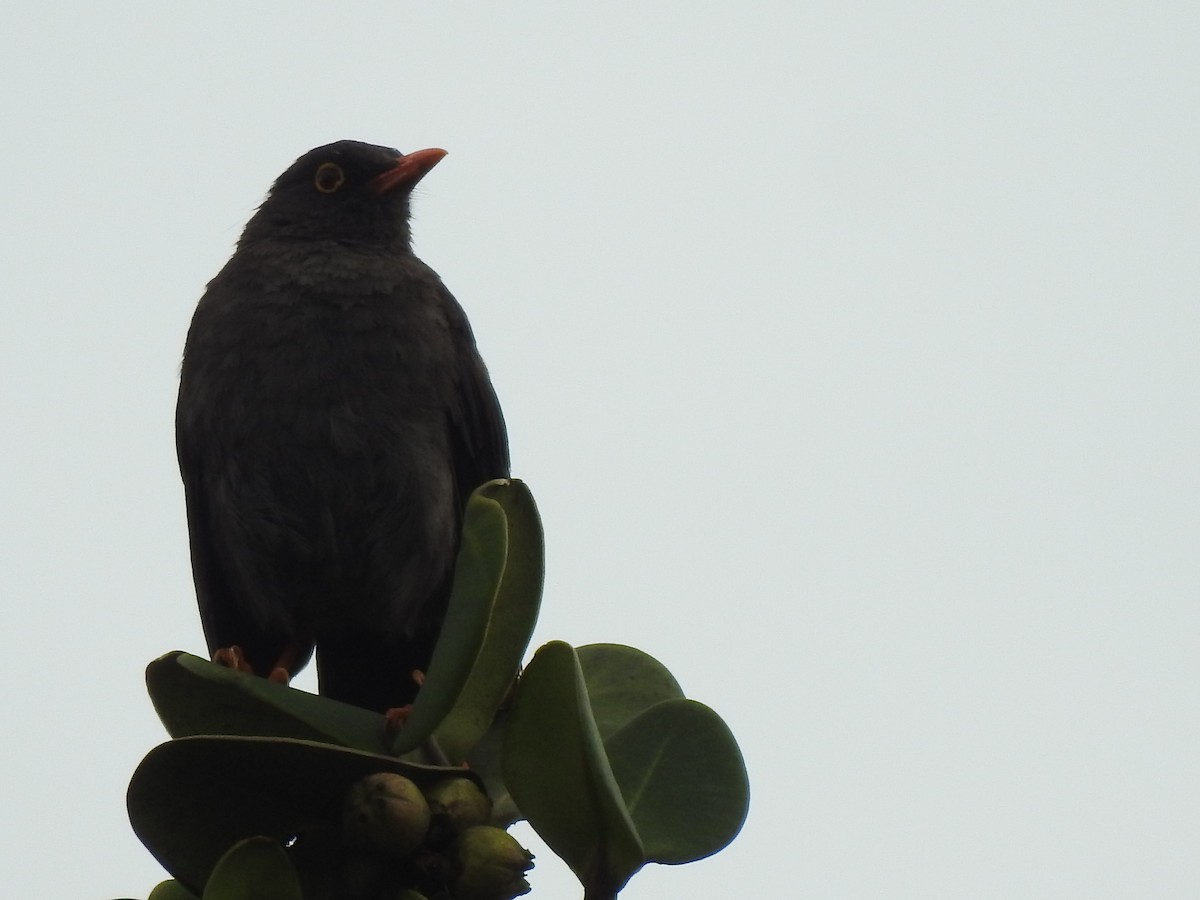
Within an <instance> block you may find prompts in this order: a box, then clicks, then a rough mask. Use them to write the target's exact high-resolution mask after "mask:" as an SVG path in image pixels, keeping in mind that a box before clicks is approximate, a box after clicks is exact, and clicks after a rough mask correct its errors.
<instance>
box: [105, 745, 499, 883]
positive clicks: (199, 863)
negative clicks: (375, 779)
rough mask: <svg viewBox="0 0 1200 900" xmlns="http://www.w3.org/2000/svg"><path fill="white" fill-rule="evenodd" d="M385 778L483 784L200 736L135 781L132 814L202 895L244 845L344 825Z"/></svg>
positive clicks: (356, 754) (436, 770) (314, 749)
mask: <svg viewBox="0 0 1200 900" xmlns="http://www.w3.org/2000/svg"><path fill="white" fill-rule="evenodd" d="M376 772H395V773H396V774H399V775H404V776H405V777H406V778H410V779H412V780H413V781H415V782H416V783H417V784H418V785H419V786H421V787H425V786H427V785H431V784H433V783H434V782H435V781H437V780H439V779H442V778H444V777H446V775H448V774H452V775H455V776H457V777H468V778H473V779H474V778H475V776H474V775H473V774H472V773H471V772H468V771H466V770H464V769H460V768H444V767H438V766H422V765H416V764H413V763H406V762H403V761H401V760H398V759H396V758H394V757H391V756H385V755H377V754H372V753H363V752H361V751H358V750H350V749H347V748H343V747H335V746H332V745H329V744H318V743H313V742H311V741H298V740H291V739H286V738H255V737H223V736H212V735H199V736H196V737H187V738H179V739H178V740H174V741H169V742H167V743H165V744H160V745H159V746H158V747H155V748H154V749H153V750H151V751H150V752H149V753H148V754H147V755H146V757H145V759H143V760H142V762H141V764H140V765H139V766H138V768H137V771H135V772H134V774H133V778H132V780H131V781H130V783H129V790H128V793H127V795H126V805H127V807H128V810H129V821H130V823H131V824H132V825H133V830H134V832H135V833H136V834H137V836H138V838H140V839H141V841H142V843H143V844H145V845H146V848H147V849H148V850H149V851H150V852H151V853H152V854H153V855H154V857H155V858H156V859H157V860H158V861H159V863H161V864H162V866H163V868H164V869H166V870H167V871H168V872H170V873H171V875H172V876H174V877H175V878H176V879H178V880H179V881H180V882H182V883H183V885H184V887H186V888H187V889H188V890H190V891H192V892H194V893H196V894H197V895H199V894H200V893H201V891H202V890H203V889H204V885H205V883H206V882H207V881H208V877H209V874H210V873H211V872H212V870H213V867H214V866H215V865H216V863H217V861H218V860H219V859H220V858H221V856H222V855H223V854H224V853H225V851H226V850H228V849H229V848H230V847H231V846H233V845H234V844H235V843H237V842H238V841H240V840H243V839H245V838H249V837H254V836H257V835H263V836H265V837H269V838H272V839H274V840H276V841H278V842H280V843H282V842H285V841H287V840H288V839H290V838H291V837H293V836H295V835H297V834H302V833H306V832H309V831H311V830H313V829H314V828H319V827H321V826H322V825H325V824H327V823H330V822H340V821H341V815H342V803H343V800H344V799H345V796H346V792H347V791H348V790H349V789H350V786H351V785H352V784H354V783H355V782H356V781H358V780H359V779H360V778H363V777H365V776H367V775H371V774H374V773H376ZM476 781H478V780H477V779H476Z"/></svg>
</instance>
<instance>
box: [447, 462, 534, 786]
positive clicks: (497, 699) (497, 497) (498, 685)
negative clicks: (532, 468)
mask: <svg viewBox="0 0 1200 900" xmlns="http://www.w3.org/2000/svg"><path fill="white" fill-rule="evenodd" d="M480 492H481V493H482V494H483V496H485V497H487V498H488V499H490V500H494V501H495V502H497V503H499V504H500V506H501V507H502V508H503V509H504V513H505V516H506V517H507V521H508V553H507V558H506V560H505V565H504V576H503V578H502V580H501V582H500V589H499V591H498V592H497V595H496V601H495V604H494V605H493V607H492V614H491V619H490V620H489V621H488V626H487V634H486V636H485V637H484V642H483V647H482V649H481V650H480V651H479V657H478V658H477V659H476V660H475V664H474V666H473V667H472V669H471V673H470V677H469V678H468V679H467V683H466V685H465V686H464V687H463V690H462V693H461V694H460V695H459V698H458V701H457V702H456V703H455V705H454V708H453V709H452V710H451V711H450V713H449V714H448V715H447V716H446V718H445V719H443V720H442V722H441V724H440V725H438V727H437V730H436V731H435V733H434V737H435V738H436V740H437V742H438V745H439V746H440V747H441V748H442V750H443V752H444V753H445V754H446V756H447V757H449V759H450V761H451V762H462V761H463V760H465V759H466V758H467V755H468V754H469V753H470V752H471V748H473V747H474V746H475V745H476V744H477V743H478V742H479V740H480V739H481V738H482V737H483V735H484V734H485V733H486V732H487V730H488V728H489V727H490V726H491V724H492V720H493V719H494V718H495V716H496V710H497V709H498V708H499V706H500V704H501V703H502V702H503V701H504V698H505V697H506V696H507V695H508V693H509V691H511V690H512V687H513V684H514V682H515V680H516V677H517V672H518V671H519V670H520V668H521V659H522V658H523V657H524V655H525V648H526V647H528V646H529V638H530V636H531V635H532V634H533V626H534V624H535V623H536V622H537V614H538V607H539V606H540V605H541V599H542V577H543V572H544V567H545V563H544V543H543V538H542V523H541V520H540V519H539V518H538V512H537V506H536V505H535V504H534V502H533V495H532V494H530V492H529V488H527V487H526V486H525V484H524V482H521V481H517V480H515V479H513V480H511V481H492V482H489V483H488V484H485V485H484V486H483V487H482V488H480Z"/></svg>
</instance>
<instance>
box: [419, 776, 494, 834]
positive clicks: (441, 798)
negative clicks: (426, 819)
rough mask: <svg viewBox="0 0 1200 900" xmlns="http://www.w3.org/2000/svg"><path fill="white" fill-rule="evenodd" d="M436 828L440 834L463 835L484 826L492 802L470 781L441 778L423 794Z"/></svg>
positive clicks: (467, 779)
mask: <svg viewBox="0 0 1200 900" xmlns="http://www.w3.org/2000/svg"><path fill="white" fill-rule="evenodd" d="M425 799H426V800H427V801H429V811H430V812H431V813H432V814H433V823H434V826H435V827H439V828H443V829H445V831H443V832H442V833H443V834H445V833H447V832H448V833H449V834H450V835H458V834H462V833H463V832H464V831H466V830H467V829H468V828H470V827H471V826H472V825H486V824H487V823H488V819H489V818H490V817H491V815H492V801H491V800H489V799H488V796H487V794H485V793H484V792H483V791H481V790H480V789H479V786H478V785H477V784H475V782H473V781H472V780H471V779H469V778H443V779H442V780H441V781H439V782H438V783H437V784H435V785H434V786H433V787H431V788H430V789H429V790H427V791H426V792H425Z"/></svg>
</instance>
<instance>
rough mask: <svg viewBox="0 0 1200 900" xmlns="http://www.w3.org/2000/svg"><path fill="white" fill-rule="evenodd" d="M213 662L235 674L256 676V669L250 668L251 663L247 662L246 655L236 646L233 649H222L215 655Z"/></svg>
mask: <svg viewBox="0 0 1200 900" xmlns="http://www.w3.org/2000/svg"><path fill="white" fill-rule="evenodd" d="M212 661H213V662H215V663H216V664H217V665H218V666H225V668H227V669H233V670H234V671H235V672H245V673H247V674H249V675H253V674H254V669H252V668H251V667H250V663H249V662H248V661H247V660H246V654H245V653H243V652H242V648H241V647H239V646H237V645H236V644H235V645H233V646H232V647H222V648H221V649H220V650H218V651H217V652H216V653H214V654H213V656H212Z"/></svg>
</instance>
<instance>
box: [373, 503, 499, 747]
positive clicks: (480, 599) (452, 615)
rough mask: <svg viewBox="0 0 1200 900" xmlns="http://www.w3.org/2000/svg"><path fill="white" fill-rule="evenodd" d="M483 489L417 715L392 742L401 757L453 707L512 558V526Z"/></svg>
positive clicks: (473, 506) (468, 524)
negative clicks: (510, 545) (509, 550)
mask: <svg viewBox="0 0 1200 900" xmlns="http://www.w3.org/2000/svg"><path fill="white" fill-rule="evenodd" d="M484 487H486V485H485V486H484ZM482 491H483V488H479V489H477V490H476V491H475V492H474V493H473V494H471V499H470V500H469V501H467V509H466V512H465V513H464V515H463V533H462V543H461V544H460V545H459V549H458V559H457V561H456V562H455V566H454V585H453V587H452V588H451V590H450V602H449V605H448V606H447V608H446V618H445V619H444V621H443V623H442V631H441V634H440V635H439V636H438V642H437V646H436V647H435V648H434V651H433V659H432V660H431V661H430V663H429V671H428V672H426V673H425V683H424V684H423V685H422V686H421V690H420V691H419V692H418V693H417V699H416V701H415V702H414V703H413V708H412V713H411V714H410V715H409V717H408V720H407V721H406V722H405V723H404V727H403V728H401V729H400V731H399V733H398V734H397V735H396V737H395V739H394V740H393V742H392V752H393V753H394V754H396V755H397V756H402V755H403V754H405V753H408V752H409V751H411V750H414V749H416V748H417V747H418V746H420V744H421V743H422V742H423V741H424V740H426V739H427V738H428V737H429V736H430V735H432V734H433V730H434V729H435V728H436V727H437V726H438V724H440V723H441V721H442V720H443V719H444V718H446V715H447V714H448V713H449V712H450V710H451V709H453V707H454V704H455V703H456V702H457V701H458V698H459V695H460V694H462V690H463V686H464V685H465V684H466V683H467V679H468V677H470V674H471V668H472V667H473V666H474V665H475V660H476V659H477V658H478V657H479V649H480V648H481V647H482V646H483V639H484V636H485V635H486V634H487V627H488V620H489V619H490V618H491V615H492V606H493V604H494V603H495V601H496V594H497V592H498V591H499V589H500V581H501V578H502V577H503V576H504V564H505V558H506V557H507V555H508V522H507V519H506V516H505V514H504V507H503V506H501V505H500V504H499V503H497V502H496V501H495V500H492V499H490V498H489V497H487V496H485V495H484V493H483V492H482Z"/></svg>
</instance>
